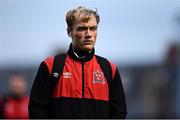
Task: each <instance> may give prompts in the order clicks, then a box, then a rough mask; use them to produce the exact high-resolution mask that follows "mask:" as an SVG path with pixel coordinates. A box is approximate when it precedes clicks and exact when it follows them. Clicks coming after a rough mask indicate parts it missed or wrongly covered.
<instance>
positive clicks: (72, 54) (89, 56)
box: [67, 43, 95, 62]
mask: <svg viewBox="0 0 180 120" xmlns="http://www.w3.org/2000/svg"><path fill="white" fill-rule="evenodd" d="M94 53H95V50H94V48H93V49H92V50H91V52H89V53H87V54H86V55H85V56H83V57H79V56H78V55H77V53H76V52H75V51H74V49H73V47H72V43H71V44H70V46H69V50H68V52H67V54H68V56H69V57H71V58H72V59H74V60H77V61H80V62H87V61H90V60H91V59H92V58H93V56H94Z"/></svg>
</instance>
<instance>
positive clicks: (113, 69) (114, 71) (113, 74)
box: [95, 55, 117, 78]
mask: <svg viewBox="0 0 180 120" xmlns="http://www.w3.org/2000/svg"><path fill="white" fill-rule="evenodd" d="M95 56H96V57H100V58H101V59H104V60H107V61H108V62H109V64H110V66H111V69H112V77H113V78H114V76H115V73H116V69H117V66H116V64H114V63H113V62H112V61H110V60H108V59H107V58H105V57H102V56H99V55H95Z"/></svg>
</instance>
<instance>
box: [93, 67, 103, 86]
mask: <svg viewBox="0 0 180 120" xmlns="http://www.w3.org/2000/svg"><path fill="white" fill-rule="evenodd" d="M93 83H94V84H96V83H102V84H105V81H104V74H103V73H102V72H99V71H98V70H97V71H96V72H93Z"/></svg>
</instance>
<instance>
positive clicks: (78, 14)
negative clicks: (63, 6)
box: [66, 6, 100, 29]
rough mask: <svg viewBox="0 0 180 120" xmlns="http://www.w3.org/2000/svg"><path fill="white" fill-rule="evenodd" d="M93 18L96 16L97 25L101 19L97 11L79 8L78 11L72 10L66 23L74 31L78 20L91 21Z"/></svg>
mask: <svg viewBox="0 0 180 120" xmlns="http://www.w3.org/2000/svg"><path fill="white" fill-rule="evenodd" d="M92 16H95V18H96V21H97V23H99V21H100V17H99V15H98V13H97V9H96V11H94V10H91V9H88V8H85V7H82V6H79V7H78V8H76V9H73V10H70V11H69V12H67V14H66V23H67V26H68V28H70V29H72V28H73V25H74V23H75V22H76V20H89V19H90V18H91V17H92Z"/></svg>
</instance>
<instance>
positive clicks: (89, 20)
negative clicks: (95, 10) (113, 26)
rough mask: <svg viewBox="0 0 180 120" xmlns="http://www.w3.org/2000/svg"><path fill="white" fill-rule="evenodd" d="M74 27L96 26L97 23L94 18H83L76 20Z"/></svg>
mask: <svg viewBox="0 0 180 120" xmlns="http://www.w3.org/2000/svg"><path fill="white" fill-rule="evenodd" d="M74 25H76V26H86V25H90V26H97V21H96V18H95V17H90V18H83V19H79V20H76V22H75V24H74Z"/></svg>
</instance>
